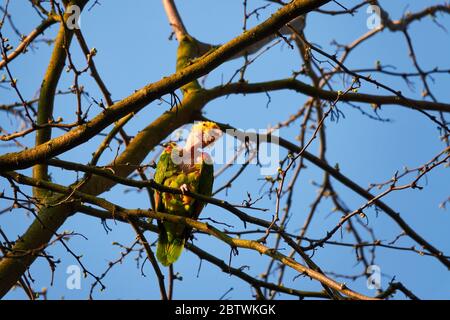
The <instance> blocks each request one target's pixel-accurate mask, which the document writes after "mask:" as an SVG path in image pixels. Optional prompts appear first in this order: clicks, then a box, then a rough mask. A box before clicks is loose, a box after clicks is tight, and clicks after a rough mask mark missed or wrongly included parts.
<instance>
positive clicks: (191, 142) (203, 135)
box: [185, 121, 222, 149]
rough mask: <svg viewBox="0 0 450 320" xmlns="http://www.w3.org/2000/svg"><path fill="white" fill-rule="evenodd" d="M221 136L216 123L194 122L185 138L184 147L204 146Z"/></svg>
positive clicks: (195, 147) (196, 147)
mask: <svg viewBox="0 0 450 320" xmlns="http://www.w3.org/2000/svg"><path fill="white" fill-rule="evenodd" d="M221 136H222V130H220V127H219V126H218V125H217V123H214V122H211V121H200V122H196V123H195V124H194V125H193V126H192V129H191V132H190V133H189V136H188V138H187V140H186V147H185V148H186V149H192V148H194V149H198V148H202V149H203V148H206V147H207V146H209V145H212V144H213V143H214V142H216V141H217V140H218V139H219V138H220V137H221Z"/></svg>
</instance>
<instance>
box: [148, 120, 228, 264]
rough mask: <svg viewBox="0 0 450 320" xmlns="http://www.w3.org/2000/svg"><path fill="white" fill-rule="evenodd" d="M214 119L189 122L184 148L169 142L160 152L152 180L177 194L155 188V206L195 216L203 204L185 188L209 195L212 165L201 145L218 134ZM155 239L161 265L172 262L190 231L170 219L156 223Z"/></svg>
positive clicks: (215, 137) (179, 253)
mask: <svg viewBox="0 0 450 320" xmlns="http://www.w3.org/2000/svg"><path fill="white" fill-rule="evenodd" d="M221 133H222V132H221V131H220V128H219V127H218V125H217V124H215V123H214V122H209V121H202V122H198V123H196V124H194V125H193V127H192V129H191V132H190V133H189V135H188V138H187V140H186V145H185V146H184V148H179V147H178V146H177V144H176V143H174V142H171V143H169V144H168V145H167V146H166V148H165V149H164V151H163V153H162V154H161V156H160V158H159V161H158V164H157V166H156V171H155V177H154V179H155V182H157V183H159V184H162V185H164V186H166V187H170V188H175V189H180V190H181V194H174V193H170V192H159V191H155V193H154V198H155V207H156V210H157V211H158V212H164V213H168V214H173V215H177V216H182V217H186V218H191V219H197V218H198V217H199V215H200V213H201V211H202V209H203V207H204V206H205V203H204V202H202V201H199V200H197V199H195V198H192V197H190V196H188V195H187V194H186V192H187V191H191V192H194V193H198V194H201V195H205V196H208V197H209V196H211V193H212V187H213V182H214V168H213V164H212V160H211V157H210V156H209V155H208V154H207V153H206V152H204V148H205V147H207V146H211V145H212V144H213V143H214V142H215V141H216V140H217V139H218V138H219V137H220V135H221ZM158 227H159V229H160V230H159V231H160V233H159V239H158V247H157V251H156V256H157V258H158V260H159V262H161V263H162V264H163V265H164V266H170V265H171V264H172V263H174V262H175V261H176V260H177V259H178V258H179V256H180V255H181V252H182V251H183V248H184V244H185V242H186V240H187V239H188V238H189V236H190V234H191V228H189V227H187V226H185V225H183V224H177V223H173V222H168V221H163V222H158Z"/></svg>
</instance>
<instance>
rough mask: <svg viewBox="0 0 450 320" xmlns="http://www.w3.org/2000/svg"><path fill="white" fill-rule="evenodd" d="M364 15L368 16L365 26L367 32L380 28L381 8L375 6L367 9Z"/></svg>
mask: <svg viewBox="0 0 450 320" xmlns="http://www.w3.org/2000/svg"><path fill="white" fill-rule="evenodd" d="M366 13H367V14H368V15H369V17H368V18H367V21H366V24H367V28H368V29H369V30H373V29H376V28H379V27H380V26H381V8H380V7H379V6H376V5H370V6H368V7H367V10H366Z"/></svg>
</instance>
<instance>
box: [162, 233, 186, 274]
mask: <svg viewBox="0 0 450 320" xmlns="http://www.w3.org/2000/svg"><path fill="white" fill-rule="evenodd" d="M184 242H185V240H184V239H172V240H171V241H169V240H168V239H167V237H160V239H159V241H158V248H157V249H156V257H157V258H158V261H159V262H161V263H162V264H163V265H164V266H166V267H168V266H170V265H171V264H172V263H174V262H175V261H177V260H178V258H179V257H180V255H181V252H182V251H183V248H184Z"/></svg>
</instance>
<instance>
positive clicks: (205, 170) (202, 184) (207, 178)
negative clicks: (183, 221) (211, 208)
mask: <svg viewBox="0 0 450 320" xmlns="http://www.w3.org/2000/svg"><path fill="white" fill-rule="evenodd" d="M213 184H214V166H213V165H212V164H210V163H207V162H205V161H204V162H203V163H202V164H201V167H200V177H199V181H198V190H197V191H196V192H197V193H199V194H202V195H204V196H207V197H211V195H212V188H213ZM205 205H206V203H205V202H202V201H199V200H195V202H194V205H193V211H192V216H191V218H192V219H198V217H199V216H200V213H201V212H202V210H203V207H204V206H205Z"/></svg>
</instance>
